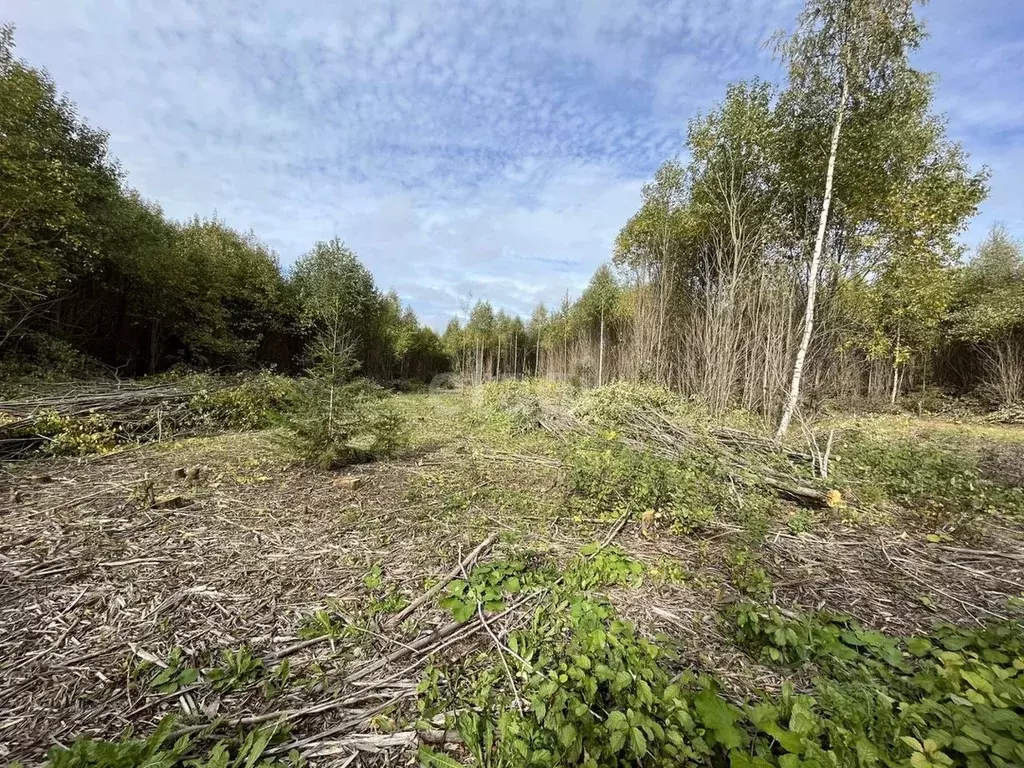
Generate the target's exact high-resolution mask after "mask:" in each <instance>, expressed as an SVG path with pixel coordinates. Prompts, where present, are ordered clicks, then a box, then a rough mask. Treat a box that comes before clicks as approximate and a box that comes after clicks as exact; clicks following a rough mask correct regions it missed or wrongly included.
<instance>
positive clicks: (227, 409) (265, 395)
mask: <svg viewBox="0 0 1024 768" xmlns="http://www.w3.org/2000/svg"><path fill="white" fill-rule="evenodd" d="M220 384H221V382H220V380H217V379H212V377H208V376H204V375H201V374H196V375H192V376H189V377H187V379H186V385H187V386H191V387H193V388H196V389H197V390H198V391H197V392H196V394H195V395H193V397H192V398H191V400H189V404H188V406H189V411H190V412H191V414H192V415H193V418H194V419H195V420H196V421H197V422H198V423H200V424H203V425H206V426H210V427H215V428H218V429H229V430H239V431H241V430H250V429H263V428H266V427H269V426H271V424H272V423H273V422H274V420H275V418H276V417H277V416H279V415H280V414H281V413H282V412H283V411H285V410H287V409H288V408H289V407H291V406H292V405H293V403H294V402H295V399H296V394H297V384H296V383H295V381H293V380H292V379H289V378H287V377H285V376H278V375H276V374H273V373H270V372H268V371H261V372H260V373H258V374H255V375H250V376H245V377H243V378H242V379H241V381H240V383H238V384H237V385H236V386H229V387H224V386H220Z"/></svg>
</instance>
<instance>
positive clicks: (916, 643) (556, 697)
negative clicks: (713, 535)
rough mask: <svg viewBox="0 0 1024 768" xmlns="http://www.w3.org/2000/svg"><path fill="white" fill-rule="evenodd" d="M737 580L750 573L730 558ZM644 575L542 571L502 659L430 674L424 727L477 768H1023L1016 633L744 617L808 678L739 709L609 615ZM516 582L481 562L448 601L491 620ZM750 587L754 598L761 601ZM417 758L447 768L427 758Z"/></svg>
mask: <svg viewBox="0 0 1024 768" xmlns="http://www.w3.org/2000/svg"><path fill="white" fill-rule="evenodd" d="M731 567H732V568H733V569H736V570H738V571H745V572H747V574H748V577H749V574H750V573H751V572H752V571H751V566H750V562H749V561H748V560H745V559H744V558H743V556H742V553H737V554H735V555H734V556H733V559H732V565H731ZM642 573H643V569H642V568H641V567H640V566H639V564H637V563H635V562H634V561H631V560H630V559H629V558H628V557H627V556H625V555H624V554H623V553H621V552H619V551H616V550H614V549H599V548H597V547H596V546H595V547H592V548H590V549H589V550H587V551H585V552H581V554H580V556H579V557H577V558H576V559H575V560H574V561H573V562H572V563H570V564H569V566H568V567H567V568H566V569H565V571H564V572H563V574H562V575H561V576H560V577H555V576H554V574H553V573H550V574H548V575H543V571H540V572H538V574H537V575H536V576H535V577H534V581H533V586H532V589H534V590H535V591H536V592H538V603H537V607H536V608H535V610H534V613H533V617H532V620H531V621H530V622H529V624H528V625H527V626H526V627H522V628H519V629H517V630H514V631H512V632H511V633H510V634H509V635H508V638H507V641H506V644H505V646H504V648H503V649H502V650H501V651H500V653H501V656H502V658H501V659H500V660H499V659H498V658H497V656H496V653H497V652H496V651H494V650H493V649H492V650H491V651H489V652H481V653H479V654H477V655H476V656H474V657H471V658H469V659H467V660H465V661H463V662H459V663H452V664H447V665H439V666H434V667H431V668H429V669H428V670H427V672H426V673H425V674H424V676H423V678H422V681H421V684H420V693H421V699H420V707H421V711H422V716H423V718H424V722H425V721H426V720H428V719H430V718H434V717H436V716H438V715H439V714H445V713H453V712H454V713H457V714H454V715H450V716H449V717H450V720H449V725H450V726H452V727H454V728H456V729H457V730H458V731H459V733H460V735H461V736H462V738H463V739H464V741H465V744H466V749H467V751H468V753H469V754H470V755H471V756H472V757H473V762H474V764H475V765H478V766H538V767H544V766H568V765H585V766H593V767H597V766H602V767H603V766H615V767H618V766H635V765H664V766H686V765H689V766H709V765H712V766H725V765H729V766H736V767H737V768H775V767H777V768H797V767H798V766H815V767H822V766H856V767H857V768H873V767H878V768H882V767H885V766H904V765H906V766H911V767H912V768H945V767H947V766H952V767H954V768H955V767H959V766H964V768H986V767H988V766H991V767H992V768H1009V766H1014V765H1019V764H1022V762H1024V746H1022V745H1024V635H1022V633H1021V631H1020V630H1021V627H1020V626H1019V625H1015V624H1005V625H995V626H991V627H987V628H981V629H970V630H965V629H954V628H945V629H939V630H937V631H936V632H934V633H933V634H932V635H930V636H928V637H915V638H908V639H900V638H892V637H889V636H887V635H885V634H883V633H880V632H877V631H871V630H867V629H864V628H863V627H861V626H860V625H859V624H857V623H856V622H855V621H853V620H851V619H848V618H844V617H839V616H828V615H813V616H791V617H787V616H784V615H783V614H782V613H781V612H780V611H779V610H778V609H775V608H770V607H763V606H762V605H759V604H758V603H741V604H738V605H736V606H735V607H734V608H733V609H732V610H731V611H730V613H729V615H728V618H729V620H730V624H731V626H732V627H733V631H734V633H735V638H736V642H737V644H738V645H739V646H740V647H742V648H744V649H746V650H747V651H748V652H749V653H751V654H754V655H756V656H757V657H758V658H759V659H760V660H761V661H762V662H763V663H765V664H771V665H776V666H777V667H778V668H779V670H780V674H781V675H782V677H783V679H787V678H788V677H790V676H791V675H792V674H793V673H794V672H795V671H796V669H795V667H800V668H801V669H803V670H804V671H805V673H807V672H809V673H810V674H811V675H812V676H813V678H812V679H813V682H812V684H811V686H810V688H806V689H805V690H803V691H800V692H797V690H796V689H795V687H794V685H792V684H791V683H789V682H786V683H785V684H784V685H783V686H782V689H781V691H780V692H779V693H778V694H777V695H767V694H765V695H763V696H762V697H761V698H760V699H757V700H754V701H745V702H740V701H736V700H735V699H730V698H729V697H727V696H726V695H725V694H724V693H723V692H722V690H721V689H720V688H719V686H718V685H717V683H716V682H715V680H714V679H713V678H711V677H708V676H703V675H699V674H695V673H694V672H692V671H690V670H686V669H684V670H682V671H681V672H674V671H673V670H674V669H675V668H676V665H677V663H678V662H677V660H676V659H675V657H674V655H673V652H672V650H671V648H672V646H671V644H669V643H667V642H661V641H657V642H652V641H651V640H649V639H647V638H645V637H643V636H641V635H639V634H638V633H637V631H636V630H635V629H634V628H633V626H632V625H631V624H630V623H629V622H626V621H623V620H621V619H620V618H618V617H617V616H616V615H615V611H614V609H613V607H612V606H611V604H610V603H609V602H608V600H607V599H606V598H605V597H604V596H603V595H602V594H601V590H602V589H603V588H606V587H608V586H611V585H613V584H614V585H625V586H627V587H628V586H631V585H634V584H636V583H637V581H638V579H639V578H640V577H641V576H642ZM525 575H526V572H525V571H523V570H522V569H521V568H520V567H519V565H515V566H510V564H505V563H502V564H497V565H494V566H489V567H482V566H478V569H474V572H473V573H472V574H471V577H470V579H469V580H467V581H465V582H463V583H461V584H460V585H458V586H457V587H456V589H455V592H456V593H457V594H456V595H453V597H458V599H459V601H462V602H466V603H469V604H470V609H466V610H465V612H464V614H463V616H464V617H466V618H468V617H469V616H470V615H472V613H474V612H476V611H477V610H488V609H490V610H498V609H499V608H501V607H503V605H504V602H503V600H504V599H505V597H506V595H507V594H509V593H511V592H515V591H525V589H524V588H523V583H524V581H523V579H524V578H525ZM734 575H735V574H734ZM513 580H514V583H509V582H512V581H513ZM754 581H755V583H756V581H757V580H756V578H755V580H754ZM515 588H519V589H515ZM746 591H747V592H748V593H751V594H754V595H756V596H757V597H758V599H760V598H763V597H764V596H765V592H764V590H763V589H761V588H756V587H755V588H752V589H749V590H746ZM462 602H459V603H458V604H454V603H450V605H451V606H452V607H454V608H456V609H458V608H460V607H461V606H462ZM460 618H462V617H460ZM802 679H807V678H806V674H805V675H804V676H803V677H802ZM421 761H422V763H423V764H424V765H452V761H451V758H450V757H447V756H444V755H439V754H438V753H433V752H430V751H429V750H425V751H424V753H423V754H422V755H421ZM439 761H440V762H439Z"/></svg>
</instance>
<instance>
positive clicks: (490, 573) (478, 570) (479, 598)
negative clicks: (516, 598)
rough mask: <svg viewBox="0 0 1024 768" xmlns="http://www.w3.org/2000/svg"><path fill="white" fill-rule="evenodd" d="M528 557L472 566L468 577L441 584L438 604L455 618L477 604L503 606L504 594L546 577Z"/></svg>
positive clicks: (473, 611) (488, 607)
mask: <svg viewBox="0 0 1024 768" xmlns="http://www.w3.org/2000/svg"><path fill="white" fill-rule="evenodd" d="M529 566H530V561H529V559H528V558H518V559H512V560H503V561H499V562H494V563H482V564H480V565H477V566H474V567H473V570H472V571H470V573H469V578H468V579H453V580H452V581H450V582H449V583H448V585H447V586H446V587H445V590H444V594H445V596H444V597H443V598H441V600H440V606H441V607H442V608H445V609H447V610H450V611H451V612H452V616H453V617H454V618H455V620H456V621H466V620H468V619H470V618H471V617H473V616H474V615H476V612H477V609H478V607H482V608H483V609H484V610H486V611H503V610H505V602H504V601H505V598H506V597H507V596H508V595H516V594H519V593H520V592H523V591H525V590H530V589H533V588H535V587H538V586H541V585H543V584H544V583H545V582H548V581H550V572H549V571H543V570H542V571H538V570H536V569H534V568H530V567H529Z"/></svg>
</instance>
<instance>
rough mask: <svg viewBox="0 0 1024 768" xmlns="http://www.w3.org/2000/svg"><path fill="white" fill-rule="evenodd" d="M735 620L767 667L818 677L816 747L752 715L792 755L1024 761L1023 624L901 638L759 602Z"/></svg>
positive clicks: (957, 762)
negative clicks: (801, 667) (801, 669)
mask: <svg viewBox="0 0 1024 768" xmlns="http://www.w3.org/2000/svg"><path fill="white" fill-rule="evenodd" d="M733 620H734V622H735V627H736V633H737V638H738V640H739V641H740V643H741V644H743V645H744V646H745V647H746V648H748V649H750V650H752V651H756V652H758V653H759V654H760V656H761V657H762V658H763V659H765V660H766V661H769V662H773V663H786V664H812V665H814V667H816V668H817V669H818V670H819V672H820V676H819V677H818V678H816V680H815V684H814V685H815V697H814V698H813V699H812V698H807V699H806V700H807V702H808V707H807V708H806V709H807V713H806V714H805V716H804V720H805V721H806V722H807V723H808V729H806V730H807V733H810V734H811V735H813V736H814V740H813V741H812V742H810V743H808V742H807V740H806V739H803V740H802V741H801V742H800V743H797V742H796V741H794V742H793V743H792V744H789V743H787V742H786V741H784V740H783V739H782V738H780V737H779V734H777V733H773V731H772V730H771V729H770V728H773V727H777V724H774V720H768V721H767V722H768V725H769V728H765V727H763V722H762V721H763V716H762V717H760V720H759V716H758V711H757V708H755V709H754V710H752V712H751V716H752V719H753V720H754V722H755V723H757V724H758V725H759V727H761V730H763V731H765V732H766V733H768V734H769V735H772V736H775V737H776V738H777V739H778V740H779V742H780V744H781V745H782V746H783V747H784V748H785V749H786V751H788V752H793V753H796V754H803V755H805V756H806V755H812V754H815V753H818V752H820V750H821V749H822V748H823V747H824V746H825V745H828V746H829V747H830V749H831V751H832V753H833V754H834V756H835V757H834V758H833V759H836V760H838V763H839V764H840V765H847V764H849V765H857V766H860V765H864V766H867V765H876V764H879V762H881V764H898V763H904V762H906V761H909V763H910V764H911V765H913V766H968V767H969V768H981V767H982V766H998V767H999V768H1004V767H1005V766H1009V765H1014V764H1016V763H1018V762H1020V761H1021V760H1024V747H1022V746H1021V744H1022V741H1021V739H1022V737H1024V635H1022V633H1021V627H1020V625H1019V624H1016V623H1008V624H997V625H993V626H990V627H986V628H981V629H959V628H952V627H947V628H941V629H939V630H937V631H936V632H934V633H933V634H932V635H929V636H926V637H924V636H919V637H911V638H907V639H898V638H891V637H888V636H886V635H884V634H882V633H880V632H876V631H873V630H867V629H864V628H863V627H862V626H860V625H859V624H858V623H857V622H856V621H853V620H852V619H849V618H847V617H842V616H833V615H818V616H798V617H795V618H786V617H784V616H783V615H782V614H781V613H780V612H779V611H778V610H777V609H774V608H770V607H769V608H761V607H758V606H755V605H752V604H740V605H737V606H735V607H734V609H733ZM815 710H817V712H815ZM812 724H813V725H812ZM791 729H792V726H791ZM780 764H781V761H780Z"/></svg>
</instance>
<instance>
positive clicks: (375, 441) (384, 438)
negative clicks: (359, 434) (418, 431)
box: [366, 398, 409, 458]
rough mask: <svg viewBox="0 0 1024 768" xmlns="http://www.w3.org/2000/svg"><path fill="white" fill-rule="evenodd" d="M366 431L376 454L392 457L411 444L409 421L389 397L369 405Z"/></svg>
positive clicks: (372, 450) (371, 449)
mask: <svg viewBox="0 0 1024 768" xmlns="http://www.w3.org/2000/svg"><path fill="white" fill-rule="evenodd" d="M366 431H367V433H368V434H369V435H370V451H371V452H372V453H373V454H374V455H376V456H384V457H387V458H392V457H394V456H396V455H397V454H398V452H399V451H400V450H401V449H402V448H404V447H405V446H407V445H408V444H409V424H408V421H407V420H406V418H405V416H404V415H403V414H402V413H401V412H400V411H399V410H398V408H396V407H395V405H394V403H393V402H392V401H391V400H390V399H388V398H383V399H380V400H377V401H375V402H371V403H370V404H369V405H368V406H367V408H366Z"/></svg>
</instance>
